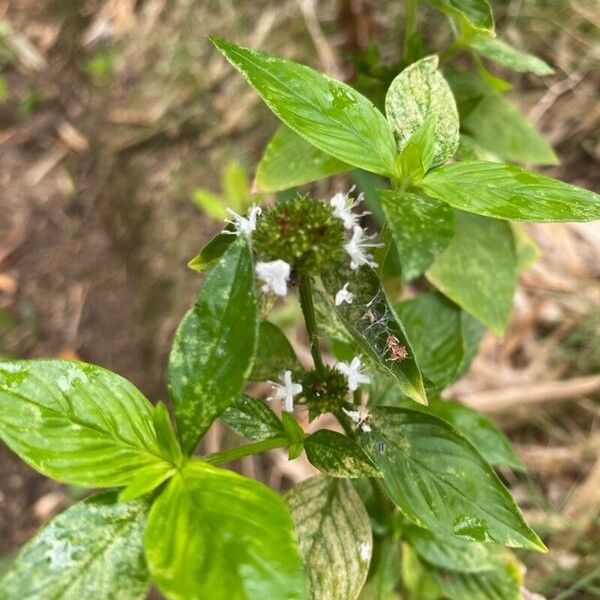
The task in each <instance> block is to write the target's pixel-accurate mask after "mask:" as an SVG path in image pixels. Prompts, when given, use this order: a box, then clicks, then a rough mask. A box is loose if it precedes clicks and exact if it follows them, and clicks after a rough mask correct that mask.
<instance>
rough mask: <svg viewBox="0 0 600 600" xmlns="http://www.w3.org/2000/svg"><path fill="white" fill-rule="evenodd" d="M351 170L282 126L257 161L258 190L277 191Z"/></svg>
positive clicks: (348, 166)
mask: <svg viewBox="0 0 600 600" xmlns="http://www.w3.org/2000/svg"><path fill="white" fill-rule="evenodd" d="M351 168H352V167H351V166H350V165H348V164H346V163H343V162H341V161H339V160H337V159H336V158H333V157H332V156H330V155H329V154H326V153H325V152H323V151H322V150H319V148H316V147H315V146H313V145H312V144H310V143H309V142H307V141H306V140H305V139H304V138H302V137H300V136H299V135H297V134H296V133H294V132H293V131H292V130H291V129H290V128H289V127H286V126H285V125H282V126H281V127H280V128H279V129H278V130H277V131H276V132H275V135H274V136H273V137H272V138H271V141H270V142H269V144H268V146H267V148H266V150H265V152H264V154H263V156H262V158H261V160H260V163H259V165H258V169H257V171H256V183H257V185H258V188H259V190H260V191H263V192H278V191H280V190H287V189H289V188H292V187H295V186H299V185H304V184H305V183H310V182H311V181H316V180H317V179H323V178H324V177H329V176H331V175H335V174H336V173H343V172H344V171H348V170H349V169H351Z"/></svg>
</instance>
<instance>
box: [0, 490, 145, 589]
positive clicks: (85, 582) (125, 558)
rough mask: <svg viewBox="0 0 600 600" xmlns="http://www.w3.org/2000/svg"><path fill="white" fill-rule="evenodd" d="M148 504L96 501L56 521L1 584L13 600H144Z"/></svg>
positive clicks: (108, 498) (111, 498) (111, 497)
mask: <svg viewBox="0 0 600 600" xmlns="http://www.w3.org/2000/svg"><path fill="white" fill-rule="evenodd" d="M147 512H148V504H147V503H146V502H129V503H119V502H117V501H116V494H115V493H113V492H110V493H105V494H101V495H98V496H94V497H93V498H88V499H87V500H85V501H83V502H80V503H79V504H76V505H75V506H72V507H71V508H69V509H68V510H67V511H65V512H64V513H62V514H61V515H59V516H58V517H55V518H54V519H53V520H52V521H50V523H48V525H46V526H45V527H44V528H43V529H42V530H41V531H40V532H39V533H38V534H37V535H36V536H35V537H34V538H33V539H32V540H31V541H30V542H29V543H28V544H27V545H26V546H25V547H24V548H23V549H22V550H21V552H20V554H19V556H18V558H17V560H16V562H15V563H14V565H13V566H12V568H11V569H10V570H9V571H8V573H7V574H6V575H5V576H4V578H3V579H2V580H1V581H0V597H2V598H6V599H7V600H9V599H14V600H17V599H18V600H41V599H42V598H44V599H48V600H50V599H59V598H60V600H81V599H82V598H89V599H90V600H92V599H96V598H98V599H100V598H102V599H106V600H120V599H125V598H126V599H127V600H136V599H139V600H142V599H143V598H146V595H147V593H148V588H149V587H150V580H149V577H148V569H147V567H146V561H145V559H144V548H143V544H142V538H143V532H144V526H145V524H146V515H147Z"/></svg>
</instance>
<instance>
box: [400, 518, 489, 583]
mask: <svg viewBox="0 0 600 600" xmlns="http://www.w3.org/2000/svg"><path fill="white" fill-rule="evenodd" d="M402 533H403V535H404V537H405V538H406V539H407V540H408V542H410V545H411V546H412V547H413V548H414V549H415V550H416V552H417V554H419V556H421V558H422V559H423V560H424V561H426V562H427V563H429V564H430V565H433V566H434V567H437V568H438V569H444V570H449V571H458V572H460V573H481V572H482V571H490V570H492V569H494V568H495V567H496V566H497V561H496V560H495V557H494V556H493V555H492V554H491V552H490V550H489V548H490V546H489V545H487V544H480V543H478V542H469V541H466V540H462V539H460V538H459V537H448V538H443V539H442V538H438V537H435V536H434V535H433V533H431V532H430V531H428V530H427V529H422V528H421V527H415V526H409V527H406V528H404V529H403V530H402Z"/></svg>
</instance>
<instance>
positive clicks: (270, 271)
mask: <svg viewBox="0 0 600 600" xmlns="http://www.w3.org/2000/svg"><path fill="white" fill-rule="evenodd" d="M255 270H256V276H257V277H258V278H259V279H260V280H261V281H262V282H263V285H262V286H261V288H260V289H261V290H262V291H263V292H265V293H268V292H273V293H274V294H275V295H277V296H285V295H286V294H287V283H288V280H289V278H290V270H291V267H290V265H288V263H286V262H285V261H284V260H279V259H278V260H272V261H270V262H258V263H256V267H255Z"/></svg>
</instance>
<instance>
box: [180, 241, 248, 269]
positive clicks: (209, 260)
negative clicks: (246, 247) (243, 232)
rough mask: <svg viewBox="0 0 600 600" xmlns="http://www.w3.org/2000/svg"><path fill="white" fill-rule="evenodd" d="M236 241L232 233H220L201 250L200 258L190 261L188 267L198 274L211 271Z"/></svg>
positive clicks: (196, 257)
mask: <svg viewBox="0 0 600 600" xmlns="http://www.w3.org/2000/svg"><path fill="white" fill-rule="evenodd" d="M235 239H236V237H235V235H232V234H231V233H224V232H223V233H218V234H217V235H215V237H214V238H213V239H212V240H210V242H208V243H207V244H206V245H205V246H204V247H203V248H202V250H200V252H199V253H198V256H195V257H194V258H192V260H190V262H189V263H188V267H189V268H190V269H194V271H198V273H202V272H203V271H206V269H210V268H211V267H212V266H213V265H214V264H215V263H216V262H217V261H218V260H219V259H220V258H221V257H222V256H223V254H225V252H226V251H227V249H228V248H229V246H231V244H233V242H234V241H235Z"/></svg>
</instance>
